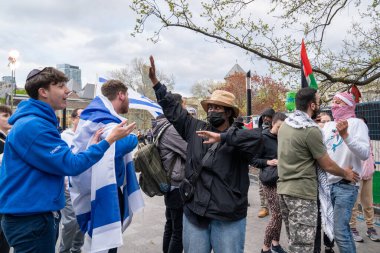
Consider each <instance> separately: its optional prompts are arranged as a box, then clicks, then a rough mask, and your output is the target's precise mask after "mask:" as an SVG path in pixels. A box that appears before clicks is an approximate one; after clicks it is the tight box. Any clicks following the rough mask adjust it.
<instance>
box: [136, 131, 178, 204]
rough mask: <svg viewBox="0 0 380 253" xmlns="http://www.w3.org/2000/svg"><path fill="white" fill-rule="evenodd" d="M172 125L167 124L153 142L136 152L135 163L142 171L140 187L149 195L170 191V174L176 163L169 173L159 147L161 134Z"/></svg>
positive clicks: (137, 170) (137, 168)
mask: <svg viewBox="0 0 380 253" xmlns="http://www.w3.org/2000/svg"><path fill="white" fill-rule="evenodd" d="M170 126H171V124H170V123H167V124H165V125H164V126H163V127H162V129H161V130H160V132H159V133H158V135H157V138H156V139H155V140H154V142H153V143H151V144H147V145H145V146H143V147H141V148H140V149H139V150H137V151H136V153H135V157H134V163H135V170H136V172H140V177H139V184H140V188H141V189H142V190H143V192H144V193H145V194H146V195H148V196H149V197H153V196H162V195H163V194H165V193H167V192H169V191H170V176H171V173H172V170H173V167H174V166H173V165H174V164H173V165H172V166H171V168H170V171H169V172H168V173H167V172H166V171H165V169H164V166H163V165H162V161H161V156H160V153H159V152H158V148H157V145H158V141H159V140H160V137H161V135H162V134H163V133H164V132H165V130H166V129H167V128H168V127H170Z"/></svg>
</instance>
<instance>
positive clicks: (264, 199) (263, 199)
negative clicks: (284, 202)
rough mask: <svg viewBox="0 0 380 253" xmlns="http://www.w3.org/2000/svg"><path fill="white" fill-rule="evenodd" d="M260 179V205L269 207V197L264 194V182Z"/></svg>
mask: <svg viewBox="0 0 380 253" xmlns="http://www.w3.org/2000/svg"><path fill="white" fill-rule="evenodd" d="M258 181H259V196H260V207H261V208H268V200H267V197H266V196H265V194H264V189H263V184H262V183H261V181H260V180H258Z"/></svg>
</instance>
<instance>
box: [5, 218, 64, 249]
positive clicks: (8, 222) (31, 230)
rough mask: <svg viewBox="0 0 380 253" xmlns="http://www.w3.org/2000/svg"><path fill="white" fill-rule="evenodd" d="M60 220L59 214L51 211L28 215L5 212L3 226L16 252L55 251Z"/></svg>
mask: <svg viewBox="0 0 380 253" xmlns="http://www.w3.org/2000/svg"><path fill="white" fill-rule="evenodd" d="M59 220H60V217H59V215H58V214H57V215H53V213H51V212H49V213H42V214H35V215H27V216H15V215H7V214H4V215H3V218H2V220H1V226H2V228H3V231H4V234H5V237H6V238H7V240H8V243H9V245H10V246H12V247H13V248H14V250H15V252H17V253H54V252H55V243H56V241H57V233H58V228H59Z"/></svg>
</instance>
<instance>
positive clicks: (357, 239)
mask: <svg viewBox="0 0 380 253" xmlns="http://www.w3.org/2000/svg"><path fill="white" fill-rule="evenodd" d="M351 232H352V237H353V238H354V241H355V242H363V241H364V240H363V237H361V236H360V235H359V231H357V230H356V228H351Z"/></svg>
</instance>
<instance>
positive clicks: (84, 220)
mask: <svg viewBox="0 0 380 253" xmlns="http://www.w3.org/2000/svg"><path fill="white" fill-rule="evenodd" d="M90 219H91V212H87V213H83V214H80V215H77V221H78V224H79V228H80V230H81V231H82V232H83V233H86V232H87V231H89V227H88V225H89V221H90Z"/></svg>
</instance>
